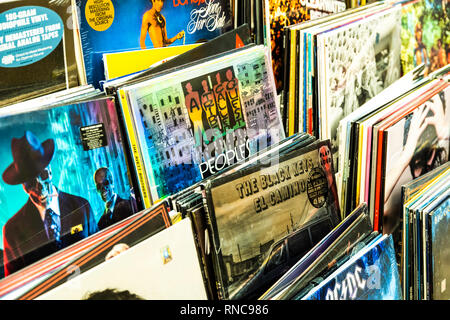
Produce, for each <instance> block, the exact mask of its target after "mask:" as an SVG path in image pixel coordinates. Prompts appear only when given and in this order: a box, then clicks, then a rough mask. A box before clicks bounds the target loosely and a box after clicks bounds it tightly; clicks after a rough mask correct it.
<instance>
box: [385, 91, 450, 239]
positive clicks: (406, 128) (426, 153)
mask: <svg viewBox="0 0 450 320" xmlns="http://www.w3.org/2000/svg"><path fill="white" fill-rule="evenodd" d="M449 108H450V87H448V86H447V87H446V88H444V89H443V90H442V91H441V92H439V93H438V94H435V95H434V96H433V97H431V98H430V99H429V100H428V101H427V102H425V103H423V104H421V105H418V106H417V107H416V108H415V109H414V110H413V111H412V112H409V113H408V114H407V115H405V116H404V117H402V119H399V121H397V122H396V123H395V124H394V125H392V126H391V127H390V128H388V129H387V132H388V136H387V138H386V139H387V141H386V164H385V169H384V170H385V171H384V175H385V177H386V179H385V182H384V185H383V186H382V187H383V188H384V198H383V200H384V201H383V203H381V204H380V206H381V208H382V211H381V212H382V214H383V232H386V233H391V232H393V231H394V230H395V229H396V228H397V226H398V224H399V222H400V216H399V213H400V212H402V203H401V201H402V195H401V186H402V185H404V184H406V183H407V182H409V181H411V180H413V179H415V178H417V177H420V176H422V175H424V174H426V173H427V172H429V171H431V170H433V169H435V168H437V167H439V166H440V165H442V164H444V163H445V162H447V161H448V160H449V148H450V142H449V135H450V111H449V110H450V109H449Z"/></svg>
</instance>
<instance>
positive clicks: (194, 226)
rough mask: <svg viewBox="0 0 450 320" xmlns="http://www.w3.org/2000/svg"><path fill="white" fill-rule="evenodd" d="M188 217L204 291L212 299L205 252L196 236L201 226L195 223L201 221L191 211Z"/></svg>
mask: <svg viewBox="0 0 450 320" xmlns="http://www.w3.org/2000/svg"><path fill="white" fill-rule="evenodd" d="M188 216H189V218H190V220H191V228H192V233H193V237H194V243H195V248H196V249H197V250H196V251H197V258H198V260H199V263H200V265H201V268H200V271H201V273H202V278H203V285H204V286H205V291H206V292H207V296H208V298H209V299H213V297H214V296H213V290H212V283H211V279H210V278H209V277H208V271H207V270H208V269H207V265H206V260H205V256H204V255H205V252H203V250H202V245H201V244H200V237H199V235H198V232H200V231H201V229H202V228H201V226H200V225H199V223H198V222H197V221H198V220H197V219H201V217H199V216H198V214H195V213H194V212H193V211H189V212H188Z"/></svg>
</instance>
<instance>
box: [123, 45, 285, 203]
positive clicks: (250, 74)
mask: <svg viewBox="0 0 450 320" xmlns="http://www.w3.org/2000/svg"><path fill="white" fill-rule="evenodd" d="M203 66H205V67H203ZM268 71H270V70H268V67H267V57H266V55H265V52H264V49H263V48H262V47H253V48H251V49H245V50H244V51H242V52H240V53H236V54H235V55H231V56H225V58H223V59H217V62H216V63H207V64H206V63H205V64H203V65H199V66H195V67H192V68H190V69H189V71H180V72H177V73H175V74H174V75H170V74H169V75H168V76H165V77H164V78H163V79H162V80H160V79H155V80H154V81H151V80H150V81H149V82H147V83H142V84H138V85H137V86H135V88H133V89H130V93H129V94H130V102H131V106H132V109H133V113H134V118H135V121H136V123H137V132H138V136H139V142H140V146H141V150H142V154H143V158H144V163H145V167H146V169H147V170H148V173H147V174H148V175H149V176H150V179H153V181H152V182H151V184H153V185H152V187H153V188H154V189H155V190H156V192H153V193H152V197H153V196H155V195H156V196H155V199H154V200H156V199H157V198H159V197H163V196H165V195H170V194H174V193H176V192H178V191H180V190H182V189H184V188H186V187H188V186H190V185H192V184H194V183H196V182H198V181H200V180H201V179H204V178H206V177H209V176H211V175H213V174H215V173H217V172H219V171H221V170H223V169H224V168H226V167H228V166H229V165H231V164H234V163H236V162H238V161H241V160H243V159H244V158H246V157H247V156H249V155H250V154H253V153H255V152H257V151H258V150H262V149H264V148H265V147H267V146H270V145H271V144H274V143H277V142H278V141H280V140H281V139H282V138H284V132H283V130H282V127H281V121H280V116H279V111H278V108H277V104H276V99H275V94H276V93H275V90H274V86H273V78H272V76H271V73H270V72H268Z"/></svg>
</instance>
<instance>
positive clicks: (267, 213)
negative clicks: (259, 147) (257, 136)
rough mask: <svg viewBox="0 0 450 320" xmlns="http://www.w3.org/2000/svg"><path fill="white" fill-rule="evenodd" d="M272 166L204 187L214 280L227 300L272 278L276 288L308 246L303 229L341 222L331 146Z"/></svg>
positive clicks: (319, 146)
mask: <svg viewBox="0 0 450 320" xmlns="http://www.w3.org/2000/svg"><path fill="white" fill-rule="evenodd" d="M274 161H276V162H275V163H273V164H272V165H267V163H266V164H260V165H256V166H253V167H250V168H249V169H248V170H243V171H241V172H236V173H233V174H230V175H229V176H226V177H223V178H219V179H217V180H213V181H212V182H211V185H208V184H207V185H206V193H207V200H208V208H209V212H210V217H211V218H210V219H211V221H212V222H211V223H212V227H213V235H214V250H215V252H216V278H217V279H218V281H219V283H220V290H221V291H222V292H221V294H222V297H223V298H225V299H226V298H231V299H233V298H234V297H239V298H244V297H245V296H246V297H249V296H251V294H255V292H258V290H261V284H262V283H264V282H265V281H266V278H270V277H272V281H273V282H272V284H273V283H274V282H275V281H276V280H277V277H278V278H279V277H281V276H282V275H283V274H284V272H286V271H287V270H288V269H289V268H290V267H291V266H292V265H293V263H295V262H297V261H298V260H299V258H300V257H299V254H301V253H302V248H303V247H304V246H305V243H308V241H307V240H305V239H304V238H302V233H301V232H299V231H300V230H302V229H301V228H302V227H303V226H304V225H305V224H307V223H312V222H313V221H316V220H317V219H319V218H324V217H328V218H329V219H330V220H331V223H332V225H333V226H336V225H337V224H338V222H339V220H340V214H339V207H338V204H337V198H336V184H335V180H334V172H333V167H332V164H331V157H330V153H329V141H321V142H315V143H313V144H312V145H310V146H307V147H305V148H300V149H296V150H293V151H292V152H290V153H288V154H285V155H284V156H283V155H281V156H280V157H279V158H278V157H277V156H275V159H274ZM278 161H279V162H278ZM325 235H326V233H323V234H322V236H318V238H316V239H315V240H314V241H313V245H315V244H316V243H318V242H319V241H320V240H321V239H322V237H323V236H325ZM282 239H284V240H286V241H282ZM283 243H284V244H283ZM311 247H312V246H311ZM303 253H304V252H303ZM273 277H275V278H273ZM270 285H271V284H270ZM270 285H269V286H270ZM266 289H267V288H266ZM244 290H245V291H246V295H245V296H244V297H243V296H242V295H241V293H240V292H242V291H244ZM264 291H265V290H264ZM264 291H263V292H264ZM263 292H259V294H260V295H261V294H262V293H263Z"/></svg>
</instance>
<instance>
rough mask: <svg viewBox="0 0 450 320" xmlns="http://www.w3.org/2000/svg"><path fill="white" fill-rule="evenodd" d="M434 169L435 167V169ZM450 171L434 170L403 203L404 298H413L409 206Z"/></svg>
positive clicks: (411, 233) (436, 184)
mask: <svg viewBox="0 0 450 320" xmlns="http://www.w3.org/2000/svg"><path fill="white" fill-rule="evenodd" d="M435 170H436V169H435ZM449 173H450V171H449V170H448V169H446V170H445V171H442V172H440V173H437V172H436V175H434V176H433V178H432V179H431V180H429V181H426V182H425V183H424V184H423V186H422V188H420V189H418V190H417V192H416V193H415V194H414V195H412V197H411V198H410V199H409V200H408V201H407V202H405V203H404V205H403V230H402V233H403V235H402V240H403V249H402V250H403V253H402V254H403V255H402V257H403V260H402V261H403V277H402V279H403V292H404V296H405V299H412V298H413V288H414V283H413V275H414V272H413V271H411V267H410V266H412V265H413V259H414V253H413V249H412V247H413V244H414V242H413V231H411V230H412V226H411V225H412V221H413V220H412V213H411V210H410V208H411V207H412V206H413V205H414V204H415V203H416V202H417V201H419V200H420V199H421V197H422V196H423V195H424V194H426V193H427V192H428V191H430V192H431V191H433V190H436V189H439V188H440V187H441V186H442V182H441V181H443V180H444V181H445V179H448V175H449Z"/></svg>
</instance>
